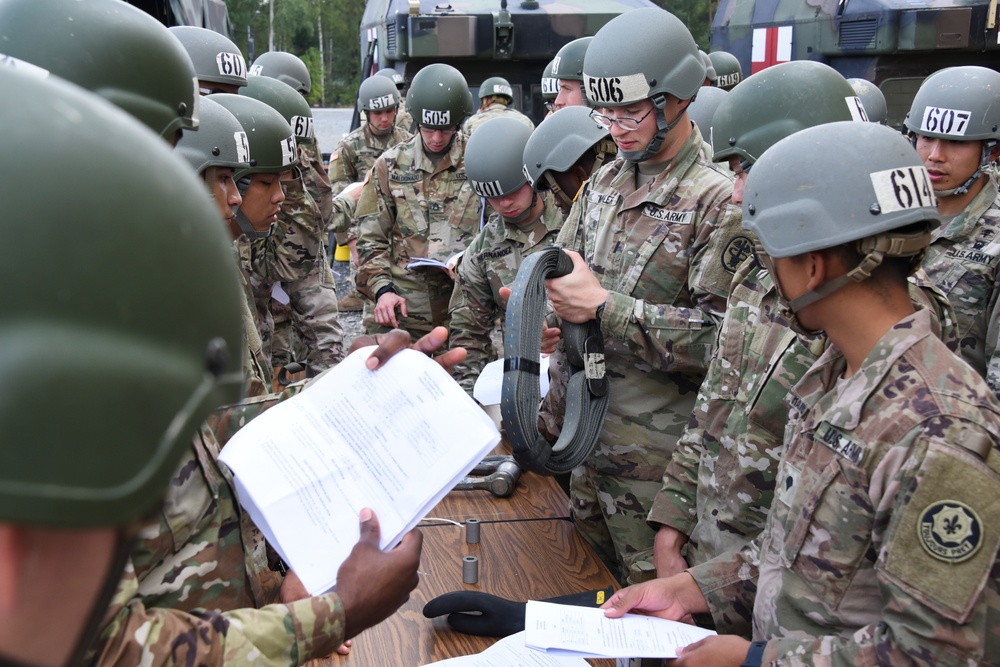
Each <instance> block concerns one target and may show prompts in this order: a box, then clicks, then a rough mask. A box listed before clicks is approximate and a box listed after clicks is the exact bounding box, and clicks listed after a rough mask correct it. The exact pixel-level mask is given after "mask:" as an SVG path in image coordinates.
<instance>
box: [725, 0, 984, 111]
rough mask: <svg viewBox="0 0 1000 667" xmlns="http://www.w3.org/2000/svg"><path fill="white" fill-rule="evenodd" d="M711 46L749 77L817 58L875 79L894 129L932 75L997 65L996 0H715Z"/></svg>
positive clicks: (848, 72)
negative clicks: (952, 68) (956, 67)
mask: <svg viewBox="0 0 1000 667" xmlns="http://www.w3.org/2000/svg"><path fill="white" fill-rule="evenodd" d="M711 44H712V50H717V51H728V52H729V53H732V54H733V55H735V56H736V57H737V58H738V59H739V61H740V64H741V65H742V67H743V72H744V74H745V75H747V76H749V74H751V73H753V72H757V71H759V70H761V69H763V68H765V67H769V66H771V65H775V64H777V63H780V62H785V61H788V60H818V61H820V62H822V63H825V64H827V65H830V66H831V67H833V68H834V69H836V70H837V71H838V72H840V73H841V74H843V75H844V76H845V77H847V78H852V77H856V78H862V79H867V80H868V81H872V82H874V83H875V84H876V85H877V86H878V87H879V89H880V90H881V91H882V93H883V94H884V95H885V98H886V102H887V104H888V123H889V124H890V125H892V126H894V127H900V126H902V122H903V118H904V117H905V116H906V112H907V111H908V110H909V108H910V103H911V102H912V100H913V96H914V95H916V92H917V88H919V87H920V83H921V81H923V80H924V78H925V77H927V76H928V75H929V74H931V73H933V72H936V71H937V70H939V69H941V68H944V67H950V66H954V65H982V66H985V67H991V68H993V69H998V70H1000V34H998V32H997V2H996V0H720V2H719V8H718V11H717V12H716V14H715V18H714V20H713V22H712V33H711ZM776 103H778V101H776Z"/></svg>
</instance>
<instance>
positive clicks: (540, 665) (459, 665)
mask: <svg viewBox="0 0 1000 667" xmlns="http://www.w3.org/2000/svg"><path fill="white" fill-rule="evenodd" d="M524 636H525V633H524V632H518V633H517V634H513V635H510V636H508V637H504V638H503V639H501V640H500V641H498V642H497V643H496V644H494V645H493V646H491V647H489V648H488V649H486V650H485V651H483V652H482V653H477V654H475V655H463V656H461V657H458V658H450V659H448V660H440V661H438V662H432V663H428V667H430V665H433V666H434V667H512V665H517V667H590V665H589V664H588V663H587V661H586V660H584V659H583V658H581V657H578V656H566V655H554V654H551V653H545V652H544V651H538V650H536V649H533V648H528V647H527V646H526V645H525V643H524Z"/></svg>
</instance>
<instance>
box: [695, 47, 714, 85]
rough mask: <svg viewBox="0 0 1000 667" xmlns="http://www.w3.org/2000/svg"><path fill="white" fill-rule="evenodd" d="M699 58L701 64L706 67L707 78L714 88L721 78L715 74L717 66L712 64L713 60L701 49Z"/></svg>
mask: <svg viewBox="0 0 1000 667" xmlns="http://www.w3.org/2000/svg"><path fill="white" fill-rule="evenodd" d="M698 57H699V58H701V62H702V64H703V65H704V66H705V78H706V79H708V80H709V81H710V82H711V83H712V85H713V86H714V85H715V82H716V81H717V80H718V78H719V75H718V74H716V73H715V64H714V63H712V59H711V58H709V57H708V54H707V53H705V52H704V51H702V50H701V49H698Z"/></svg>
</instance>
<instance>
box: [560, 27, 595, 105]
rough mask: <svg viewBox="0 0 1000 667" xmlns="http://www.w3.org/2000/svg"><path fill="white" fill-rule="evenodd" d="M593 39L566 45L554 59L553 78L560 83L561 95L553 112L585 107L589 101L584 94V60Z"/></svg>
mask: <svg viewBox="0 0 1000 667" xmlns="http://www.w3.org/2000/svg"><path fill="white" fill-rule="evenodd" d="M593 39H594V38H593V37H581V38H579V39H574V40H573V41H572V42H570V43H568V44H566V45H565V46H563V47H562V48H561V49H559V51H558V52H556V57H555V58H553V59H552V76H553V77H554V78H555V79H556V80H557V81H558V82H559V93H558V94H557V95H556V100H555V102H554V103H553V105H552V110H553V111H559V110H560V109H562V108H563V107H576V106H584V105H586V104H587V99H586V98H585V97H584V94H583V87H582V86H583V58H584V56H586V55H587V47H589V46H590V42H591V41H592V40H593Z"/></svg>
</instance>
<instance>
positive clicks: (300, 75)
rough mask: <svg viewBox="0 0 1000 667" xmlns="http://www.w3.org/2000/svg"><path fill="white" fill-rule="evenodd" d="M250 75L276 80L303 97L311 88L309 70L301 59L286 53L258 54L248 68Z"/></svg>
mask: <svg viewBox="0 0 1000 667" xmlns="http://www.w3.org/2000/svg"><path fill="white" fill-rule="evenodd" d="M250 73H251V74H255V75H257V76H269V77H271V78H272V79H277V80H278V81H281V82H282V83H285V84H288V85H289V86H291V87H292V88H294V89H295V90H296V91H297V92H299V93H302V94H303V95H308V94H309V90H310V89H311V88H312V78H311V77H310V76H309V68H308V67H306V64H305V63H304V62H302V59H301V58H299V57H298V56H297V55H295V54H294V53H288V52H287V51H268V52H267V53H262V54H260V55H259V56H258V57H257V60H254V61H253V64H252V65H251V66H250Z"/></svg>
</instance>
